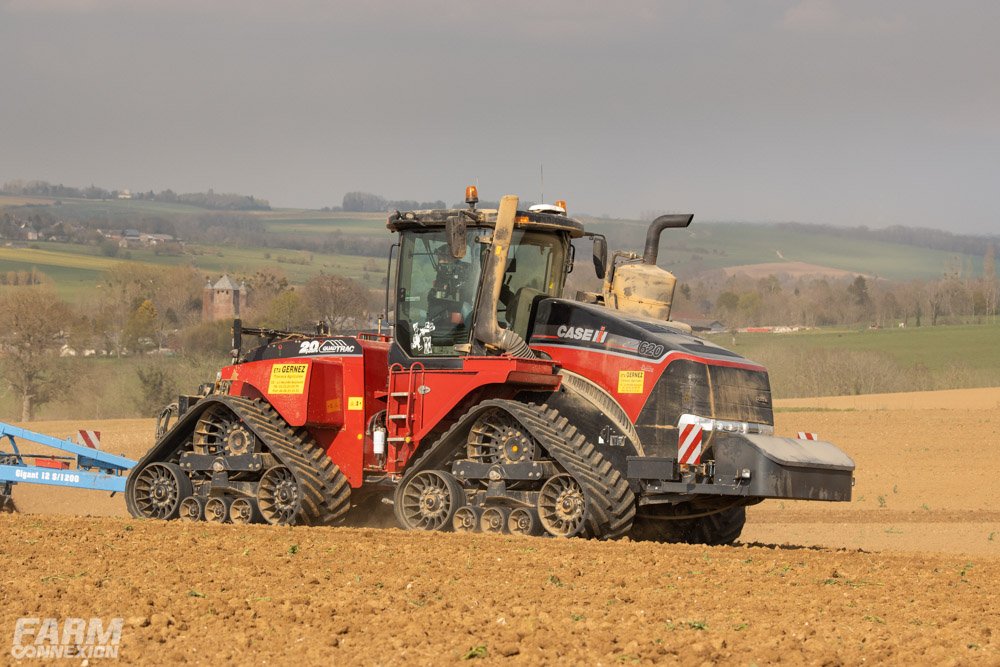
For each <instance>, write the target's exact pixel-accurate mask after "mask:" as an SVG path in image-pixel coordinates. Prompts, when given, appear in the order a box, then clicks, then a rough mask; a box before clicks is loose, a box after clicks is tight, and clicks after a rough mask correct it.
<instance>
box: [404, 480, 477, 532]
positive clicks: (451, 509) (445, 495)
mask: <svg viewBox="0 0 1000 667" xmlns="http://www.w3.org/2000/svg"><path fill="white" fill-rule="evenodd" d="M465 503H466V497H465V491H464V490H463V489H462V485H461V484H459V483H458V480H457V479H455V477H454V476H453V475H452V474H451V473H449V472H445V471H443V470H423V471H421V472H418V473H417V474H415V475H413V477H410V478H409V479H408V480H406V481H405V482H403V483H402V484H401V485H400V486H399V488H397V489H396V498H395V502H394V508H395V510H396V518H397V519H398V520H399V524H400V525H401V526H402V527H403V528H405V529H406V530H451V529H452V527H453V523H452V522H453V520H454V518H455V512H456V511H458V508H460V507H462V506H463V505H465Z"/></svg>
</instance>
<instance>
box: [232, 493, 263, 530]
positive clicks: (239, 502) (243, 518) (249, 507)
mask: <svg viewBox="0 0 1000 667" xmlns="http://www.w3.org/2000/svg"><path fill="white" fill-rule="evenodd" d="M229 520H230V521H232V522H233V523H241V524H247V523H258V522H259V521H260V511H259V510H258V509H257V502H256V501H255V500H253V499H252V498H237V499H236V500H234V501H233V502H232V504H231V505H230V506H229Z"/></svg>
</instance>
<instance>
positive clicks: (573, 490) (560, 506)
mask: <svg viewBox="0 0 1000 667" xmlns="http://www.w3.org/2000/svg"><path fill="white" fill-rule="evenodd" d="M538 518H539V520H540V521H541V524H542V528H544V529H545V530H546V531H548V532H549V533H551V534H552V535H555V536H556V537H573V536H574V535H576V534H578V533H579V532H580V531H581V530H582V529H583V526H584V522H585V520H586V518H587V501H586V498H584V495H583V489H582V488H581V487H580V484H579V483H578V482H577V481H576V480H575V479H574V478H573V476H572V475H567V474H565V473H564V474H561V475H555V476H553V477H551V478H549V480H548V481H547V482H545V485H544V486H542V490H541V493H539V494H538Z"/></svg>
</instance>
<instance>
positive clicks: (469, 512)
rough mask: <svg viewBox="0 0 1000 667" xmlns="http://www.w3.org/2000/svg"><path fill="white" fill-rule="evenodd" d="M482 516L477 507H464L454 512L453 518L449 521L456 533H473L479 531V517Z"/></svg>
mask: <svg viewBox="0 0 1000 667" xmlns="http://www.w3.org/2000/svg"><path fill="white" fill-rule="evenodd" d="M480 514H482V512H481V511H480V509H479V508H478V507H473V506H472V505H466V506H465V507H459V508H458V509H457V510H455V516H454V518H452V520H451V525H452V528H454V530H455V532H456V533H475V532H478V531H479V515H480Z"/></svg>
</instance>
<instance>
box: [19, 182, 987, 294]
mask: <svg viewBox="0 0 1000 667" xmlns="http://www.w3.org/2000/svg"><path fill="white" fill-rule="evenodd" d="M29 201H30V202H31V204H32V205H30V206H25V207H23V208H16V207H18V206H21V205H23V204H25V203H29ZM46 202H47V205H46ZM54 202H55V200H52V199H49V200H45V199H43V198H30V200H29V199H27V198H24V197H5V196H0V208H4V207H12V210H17V211H19V212H20V213H22V214H26V215H30V214H31V213H32V212H33V211H35V210H45V211H46V212H48V213H51V214H52V215H54V216H56V217H58V218H62V219H67V220H69V219H78V220H89V221H92V222H93V221H100V223H102V224H104V226H107V227H112V228H127V227H130V226H136V223H137V222H138V221H142V220H150V219H152V218H157V219H163V220H167V221H169V220H171V219H175V220H179V219H188V220H191V219H197V217H198V216H204V215H226V214H227V213H226V212H221V211H209V210H207V209H203V208H198V207H195V206H189V205H186V204H167V203H163V202H155V201H144V200H109V201H96V200H87V199H65V200H62V201H61V203H60V204H59V205H55V203H54ZM236 215H239V216H241V217H249V218H252V219H255V220H258V221H260V222H261V223H262V224H263V226H264V228H265V229H266V230H267V231H270V232H274V233H276V234H293V235H295V236H298V237H300V238H299V239H298V243H300V244H301V237H304V238H306V239H309V238H310V237H314V238H315V239H316V240H317V241H320V240H326V239H328V238H330V235H332V234H341V235H345V236H355V237H361V236H363V237H370V238H374V239H378V238H385V239H386V240H388V238H389V234H388V231H387V230H386V228H385V214H384V213H345V212H333V211H317V210H307V209H275V210H271V211H247V212H238V213H236ZM583 220H584V222H585V224H586V225H587V227H588V229H591V230H593V231H596V232H599V233H605V234H607V235H608V236H609V238H611V239H612V240H613V241H616V242H617V245H624V247H625V248H627V249H632V250H637V251H638V250H641V248H642V245H643V241H644V238H645V233H646V227H647V224H646V223H644V222H639V221H635V220H607V219H599V218H584V219H583ZM577 244H578V245H579V248H578V250H579V251H580V252H581V255H583V254H589V251H590V242H589V241H587V240H586V239H584V240H582V241H578V242H577ZM31 245H32V246H37V250H35V249H32V248H31V247H28V248H20V247H19V248H13V247H9V248H0V271H25V270H30V269H31V268H32V267H35V268H37V269H38V270H40V271H42V272H44V273H46V274H47V275H49V276H50V277H51V278H52V279H53V280H55V282H56V284H57V287H58V289H59V290H60V292H62V293H63V294H64V295H72V294H74V293H77V292H78V291H79V290H81V289H86V288H88V287H89V286H93V285H95V284H96V283H97V281H98V279H99V275H100V272H101V271H103V270H106V269H107V268H108V267H110V266H113V265H114V263H115V262H117V261H122V260H120V259H111V258H107V257H102V256H100V254H99V250H98V248H96V247H94V246H79V245H69V244H59V243H47V242H35V243H32V244H31ZM615 245H616V244H613V248H614V246H615ZM188 250H189V254H185V255H183V256H169V255H162V256H158V255H155V254H154V253H153V251H152V250H150V249H132V250H130V252H131V255H132V258H133V260H134V261H140V262H147V263H150V264H165V265H176V264H192V265H194V266H196V267H198V268H199V269H203V270H205V271H206V272H208V273H216V274H217V273H222V272H230V273H246V272H253V271H255V270H257V269H258V268H260V267H262V266H274V267H277V268H280V269H282V270H283V271H284V272H285V273H286V274H287V275H288V277H289V279H290V280H291V281H292V282H293V283H300V282H303V281H305V280H307V279H308V278H309V277H310V276H313V275H315V274H316V273H319V272H320V271H325V272H336V273H343V274H345V275H348V276H350V277H353V278H364V273H365V270H364V267H365V266H368V268H369V271H368V274H369V276H368V278H369V280H368V283H369V284H370V285H372V284H380V283H381V276H382V275H383V272H384V260H382V259H379V258H375V259H368V258H363V257H357V256H336V255H332V254H324V253H314V254H311V255H310V254H309V253H304V252H301V251H294V250H281V249H275V248H270V249H253V248H251V249H243V248H236V247H231V246H225V247H223V246H211V245H199V244H189V245H188ZM268 254H270V257H268ZM373 262H374V264H373ZM782 262H804V263H807V264H815V265H819V266H822V267H829V268H831V269H838V270H842V271H850V272H857V273H863V274H866V275H870V276H878V277H881V278H888V279H893V280H910V279H915V278H920V279H934V278H938V277H940V276H941V275H942V273H943V272H944V271H945V269H946V268H947V267H949V266H955V265H956V263H957V264H958V265H960V266H969V265H971V266H972V267H973V268H972V270H973V271H974V272H977V271H979V270H980V267H981V264H982V257H981V256H967V255H961V256H956V255H955V254H954V253H950V252H945V251H939V250H929V249H926V248H918V247H915V246H908V245H901V244H893V243H884V242H874V241H868V240H862V239H853V238H849V237H839V236H834V235H831V234H828V233H821V232H817V233H807V232H803V231H801V230H787V229H781V228H779V227H778V226H776V225H768V224H750V223H712V222H703V221H700V220H695V222H694V223H693V224H692V225H691V227H689V228H688V229H675V230H667V231H666V232H664V234H663V236H662V240H661V252H660V265H661V266H664V267H666V268H668V269H670V270H671V271H673V272H674V273H675V274H676V275H677V276H678V278H679V279H680V280H681V281H682V282H684V281H691V280H697V278H698V276H699V275H700V274H702V273H704V272H706V271H712V270H718V269H723V268H727V267H732V266H743V265H754V264H764V263H779V264H780V263H782ZM774 270H775V271H776V272H780V268H775V269H774Z"/></svg>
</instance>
